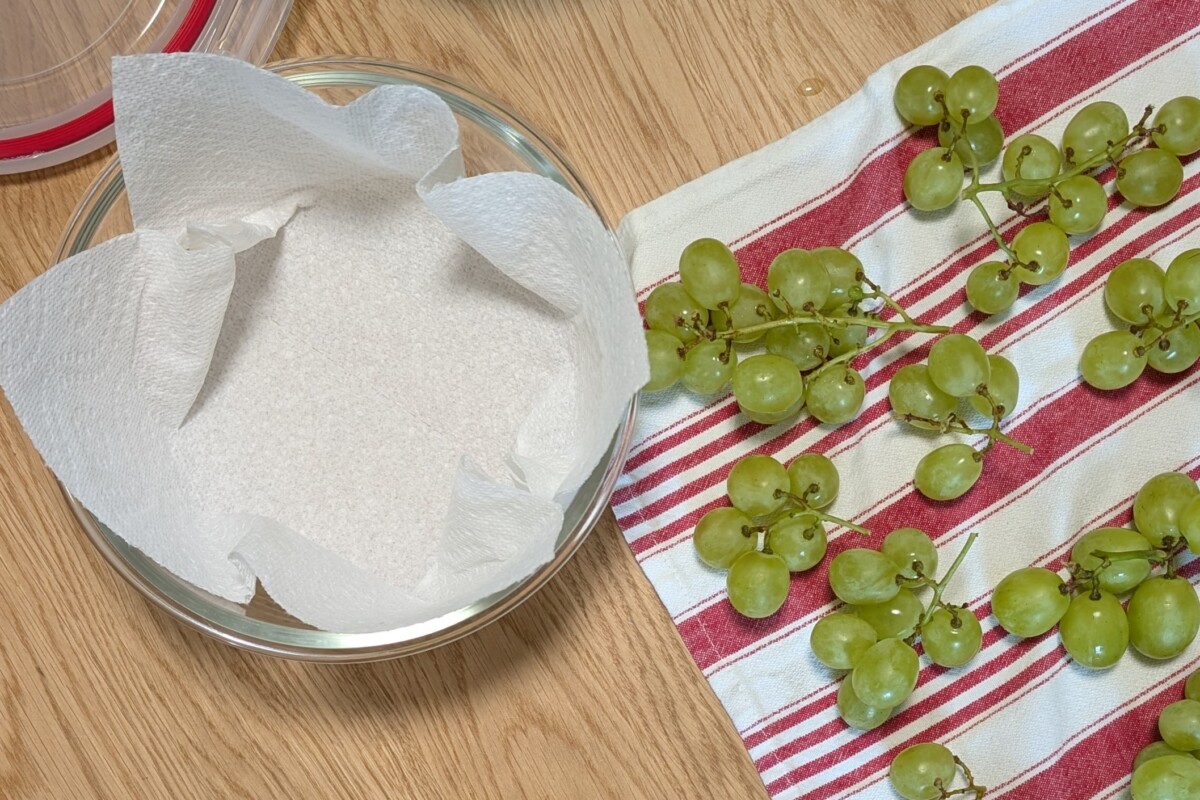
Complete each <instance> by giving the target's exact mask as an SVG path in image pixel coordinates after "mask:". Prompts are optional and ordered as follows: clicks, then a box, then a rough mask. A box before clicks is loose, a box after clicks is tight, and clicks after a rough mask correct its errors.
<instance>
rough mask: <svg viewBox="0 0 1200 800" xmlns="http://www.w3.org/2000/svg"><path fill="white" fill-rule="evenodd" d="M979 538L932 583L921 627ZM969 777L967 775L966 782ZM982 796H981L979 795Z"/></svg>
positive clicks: (973, 536) (975, 536)
mask: <svg viewBox="0 0 1200 800" xmlns="http://www.w3.org/2000/svg"><path fill="white" fill-rule="evenodd" d="M978 538H979V533H978V532H972V533H971V534H970V535H969V536H967V541H966V542H964V543H963V546H962V549H961V550H959V551H958V555H957V556H955V558H954V563H952V564H951V565H950V569H948V570H946V574H945V575H943V576H942V579H941V580H939V581H932V586H933V597H932V598H931V599H930V601H929V607H928V608H927V609H925V614H924V615H923V616H922V617H921V625H922V626H923V625H926V624H928V623H929V620H930V619H932V618H933V612H935V611H937V610H938V608H939V607H940V606H941V602H942V592H943V591H945V589H946V586H947V585H948V584H949V583H950V580H951V579H952V578H953V577H954V573H955V572H958V568H959V566H960V565H961V564H962V563H963V559H965V558H966V557H967V553H968V552H970V550H971V545H973V544H975V540H976V539H978ZM969 779H970V776H969V775H968V780H969ZM981 796H982V795H981Z"/></svg>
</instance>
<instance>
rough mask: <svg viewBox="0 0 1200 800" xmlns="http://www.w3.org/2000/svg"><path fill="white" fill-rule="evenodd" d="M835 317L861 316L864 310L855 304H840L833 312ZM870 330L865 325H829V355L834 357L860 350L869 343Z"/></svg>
mask: <svg viewBox="0 0 1200 800" xmlns="http://www.w3.org/2000/svg"><path fill="white" fill-rule="evenodd" d="M831 315H832V316H835V317H861V316H862V311H860V310H859V309H857V308H855V307H854V306H838V307H837V308H835V309H834V310H833V311H832V312H831ZM869 333H870V331H869V330H868V329H867V327H866V326H865V325H847V326H845V327H841V326H838V325H831V326H830V327H829V355H830V356H832V357H833V358H837V357H838V356H841V355H845V354H846V353H850V352H853V351H855V350H859V349H861V348H862V346H863V345H865V344H866V343H867V335H868V334H869Z"/></svg>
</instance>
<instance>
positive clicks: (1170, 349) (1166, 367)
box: [1146, 322, 1200, 375]
mask: <svg viewBox="0 0 1200 800" xmlns="http://www.w3.org/2000/svg"><path fill="white" fill-rule="evenodd" d="M1151 330H1153V329H1151ZM1155 335H1157V334H1155ZM1198 360H1200V326H1198V325H1197V324H1196V323H1194V322H1192V323H1189V324H1187V325H1184V326H1183V327H1182V328H1176V329H1175V330H1173V331H1171V332H1170V333H1168V334H1164V335H1163V337H1162V338H1161V339H1159V340H1158V342H1156V343H1155V344H1154V345H1153V346H1151V347H1150V349H1149V350H1148V351H1147V352H1146V363H1147V364H1149V365H1150V368H1151V369H1153V370H1154V371H1155V372H1162V373H1164V374H1167V375H1174V374H1176V373H1179V372H1183V371H1184V370H1185V369H1189V368H1190V367H1191V366H1192V365H1193V364H1195V363H1196V361H1198Z"/></svg>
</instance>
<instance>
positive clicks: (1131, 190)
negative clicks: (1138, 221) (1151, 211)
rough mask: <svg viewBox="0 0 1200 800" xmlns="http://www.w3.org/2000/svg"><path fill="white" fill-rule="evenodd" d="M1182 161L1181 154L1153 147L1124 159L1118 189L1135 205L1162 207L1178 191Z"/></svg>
mask: <svg viewBox="0 0 1200 800" xmlns="http://www.w3.org/2000/svg"><path fill="white" fill-rule="evenodd" d="M1182 183H1183V164H1180V163H1179V158H1178V156H1173V155H1171V154H1170V153H1168V152H1167V151H1166V150H1158V149H1156V148H1153V147H1150V148H1146V149H1145V150H1138V151H1137V152H1136V153H1131V154H1130V155H1127V156H1125V158H1123V159H1121V164H1120V166H1119V167H1118V169H1117V189H1118V190H1119V191H1120V192H1121V194H1122V195H1123V196H1124V197H1125V199H1126V200H1128V201H1129V202H1130V203H1133V204H1134V205H1135V206H1161V205H1162V204H1163V203H1166V202H1168V201H1169V200H1170V199H1171V198H1173V197H1174V196H1175V195H1176V194H1178V193H1179V187H1180V185H1181V184H1182Z"/></svg>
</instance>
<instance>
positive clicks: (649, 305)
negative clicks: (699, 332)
mask: <svg viewBox="0 0 1200 800" xmlns="http://www.w3.org/2000/svg"><path fill="white" fill-rule="evenodd" d="M680 319H682V320H683V323H684V324H683V325H677V324H676V320H680ZM693 322H694V323H697V324H700V325H707V324H708V310H707V309H705V308H704V307H703V306H701V305H700V304H699V303H697V302H696V301H695V299H693V298H692V296H691V295H690V294H688V293H687V290H686V289H684V288H683V284H682V283H675V282H670V283H664V284H662V285H661V286H656V287H654V291H652V292H650V296H649V297H647V298H646V324H647V325H648V326H650V328H651V329H653V330H656V331H664V332H666V333H669V334H672V335H673V336H676V337H678V338H679V340H680V341H684V342H690V341H692V340H694V339H695V338H696V332H695V331H694V330H692V327H691V326H692V323H693Z"/></svg>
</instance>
